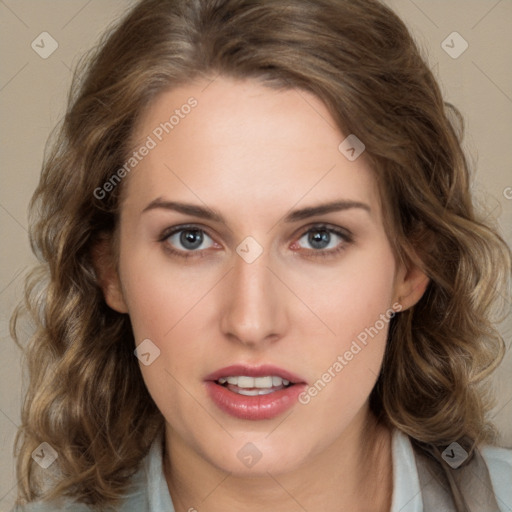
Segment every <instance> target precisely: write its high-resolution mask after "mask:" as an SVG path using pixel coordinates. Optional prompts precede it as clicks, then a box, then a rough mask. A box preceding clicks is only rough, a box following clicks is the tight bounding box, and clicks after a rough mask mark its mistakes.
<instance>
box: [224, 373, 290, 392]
mask: <svg viewBox="0 0 512 512" xmlns="http://www.w3.org/2000/svg"><path fill="white" fill-rule="evenodd" d="M215 383H216V384H218V385H219V386H224V387H225V388H226V389H229V391H232V392H233V393H238V394H239V395H244V396H259V395H269V394H270V393H275V392H276V391H280V390H281V389H285V388H289V387H290V386H293V385H294V384H293V383H292V382H290V381H289V380H287V379H283V378H282V377H279V376H278V375H265V376H264V377H249V376H248V375H231V376H229V377H221V378H219V379H217V380H216V381H215Z"/></svg>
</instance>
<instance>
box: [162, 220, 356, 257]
mask: <svg viewBox="0 0 512 512" xmlns="http://www.w3.org/2000/svg"><path fill="white" fill-rule="evenodd" d="M188 230H191V231H192V230H197V231H201V232H202V233H205V234H206V235H207V236H209V237H210V238H211V239H212V240H213V237H211V236H210V235H209V234H208V232H207V231H206V230H205V229H203V228H201V227H200V226H197V225H194V224H191V225H182V226H176V227H174V228H169V229H166V230H164V231H163V232H162V234H161V235H160V236H159V238H158V242H160V243H162V244H164V248H165V250H166V251H167V252H168V253H170V254H172V255H174V256H179V257H181V258H197V257H199V258H205V257H207V256H208V254H206V250H204V249H203V250H199V251H198V250H196V251H180V250H177V249H174V248H173V247H172V246H171V245H170V244H168V243H166V242H167V240H168V239H169V237H171V236H172V235H175V234H176V233H180V232H181V231H188ZM322 230H324V231H327V232H328V233H330V234H334V235H336V236H338V237H340V238H341V239H342V242H340V244H339V245H338V246H337V247H336V248H335V249H329V250H323V249H316V250H315V249H310V250H309V252H310V254H313V255H314V257H320V258H329V257H334V256H336V255H337V254H338V253H340V252H341V251H343V250H345V249H346V244H350V243H352V242H353V237H352V234H351V233H350V232H349V231H348V230H341V229H339V228H334V227H331V226H329V225H326V224H314V225H312V226H308V228H307V229H306V230H305V231H303V232H302V234H301V235H300V236H299V237H298V239H297V241H298V240H300V239H301V238H302V237H303V236H304V235H307V234H308V233H309V232H311V231H322ZM294 243H295V242H294Z"/></svg>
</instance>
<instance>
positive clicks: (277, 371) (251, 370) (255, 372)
mask: <svg viewBox="0 0 512 512" xmlns="http://www.w3.org/2000/svg"><path fill="white" fill-rule="evenodd" d="M231 375H246V376H247V377H265V376H266V375H276V376H278V377H281V378H282V379H286V380H289V381H290V382H292V383H293V384H302V383H305V381H304V379H302V378H301V377H298V376H297V375H294V374H293V373H290V372H288V371H286V370H283V369H282V368H278V367H277V366H273V365H271V364H264V365H261V366H247V365H244V364H234V365H232V366H226V367H225V368H221V369H220V370H217V371H216V372H213V373H210V375H208V376H207V377H205V379H204V380H206V381H215V380H219V379H220V378H221V377H230V376H231Z"/></svg>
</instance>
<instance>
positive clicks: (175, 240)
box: [104, 78, 420, 474]
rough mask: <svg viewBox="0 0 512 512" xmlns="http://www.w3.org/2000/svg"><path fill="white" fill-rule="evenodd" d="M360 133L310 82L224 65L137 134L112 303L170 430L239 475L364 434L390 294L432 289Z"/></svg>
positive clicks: (180, 92)
mask: <svg viewBox="0 0 512 512" xmlns="http://www.w3.org/2000/svg"><path fill="white" fill-rule="evenodd" d="M190 98H193V99H190ZM185 105H189V106H190V108H187V107H184V106H185ZM176 111H177V112H176ZM174 113H176V115H175V118H174V119H171V121H169V120H170V118H171V115H173V114H174ZM165 122H168V124H167V125H165ZM346 135H348V134H342V133H340V132H339V130H338V129H337V128H336V127H335V122H334V120H333V119H332V117H331V115H330V114H329V112H328V110H327V109H326V107H325V106H324V105H323V104H322V103H321V102H320V100H318V99H317V98H316V97H314V96H312V95H309V94H308V93H305V92H298V91H295V90H286V91H284V90H283V91H276V90H272V89H270V88H267V87H265V86H263V85H261V84H259V83H257V82H255V81H246V82H241V81H232V80H228V79H224V78H217V79H216V80H215V81H213V82H212V83H211V84H210V85H208V83H197V84H191V85H187V86H184V87H181V88H179V89H174V90H172V91H171V92H167V93H165V94H162V95H160V96H159V97H157V98H156V100H155V101H154V102H153V104H152V105H151V106H150V108H149V109H148V110H147V111H146V112H145V115H144V116H143V118H142V119H141V120H140V122H139V125H138V127H137V130H136V132H135V136H134V148H135V150H137V151H138V155H139V157H140V161H139V160H138V161H137V164H136V166H134V168H133V170H131V171H130V174H129V176H128V177H126V178H125V180H126V182H125V183H124V184H123V186H124V187H125V188H124V191H123V193H124V201H123V203H122V208H121V221H120V234H119V240H120V245H119V247H120V250H119V261H118V272H119V273H118V278H119V279H118V280H117V275H116V276H112V275H109V276H107V278H106V280H105V281H106V282H108V285H106V286H105V287H104V289H105V295H106V299H107V302H108V303H109V304H110V306H111V307H113V308H114V309H116V310H118V311H123V312H127V313H128V314H129V316H130V319H131V322H132V326H133V330H134V335H135V339H136V343H137V345H140V347H141V350H140V352H142V353H144V354H145V355H144V357H143V358H142V359H143V362H144V363H146V364H142V363H141V371H142V375H143V378H144V380H145V383H146V385H147V388H148V390H149V392H150V394H151V396H152V397H153V399H154V401H155V403H156V404H157V406H158V408H159V409H160V411H161V412H162V414H163V416H164V417H165V420H166V424H167V436H168V439H170V441H171V444H172V443H174V445H175V446H186V447H187V450H189V451H190V452H191V453H194V454H195V455H196V456H198V457H200V458H202V459H204V460H206V461H208V462H209V463H211V464H213V465H215V466H216V467H218V468H221V469H223V470H225V471H229V472H232V473H240V474H243V473H244V472H249V471H250V472H251V474H255V473H258V472H260V473H261V474H264V473H265V472H266V471H273V472H275V473H279V472H281V471H287V470H289V469H292V468H299V467H300V466H301V465H304V464H307V463H308V461H310V460H312V458H314V457H315V455H318V454H320V453H322V452H325V451H326V450H328V449H329V447H330V446H332V445H335V444H336V443H337V442H338V441H339V440H340V439H342V438H345V439H346V438H347V436H350V435H354V432H356V431H360V430H361V426H362V420H361V418H362V417H363V416H364V414H363V413H364V412H365V411H367V410H368V396H369V394H370V392H371V390H372V388H373V386H374V384H375V381H376V379H377V375H378V374H379V369H380V366H381V362H382V358H383V354H384V349H385V342H386V336H387V330H388V326H389V318H390V317H391V316H392V314H393V313H392V308H393V307H395V309H400V308H404V309H405V308H406V307H408V305H410V304H411V303H413V302H415V301H416V300H417V295H418V294H417V293H416V292H415V291H414V290H415V289H417V282H418V280H419V279H420V275H419V274H418V272H417V271H414V270H411V269H405V268H402V267H401V266H399V265H397V263H396V261H395V258H394V255H393V252H392V250H391V246H390V243H389V241H388V238H387V236H386V232H385V229H384V225H383V216H382V205H381V202H380V199H379V191H378V190H377V187H376V182H375V179H374V177H373V175H372V171H371V170H370V168H369V167H368V165H367V163H366V161H365V158H364V153H363V154H362V155H361V156H359V157H358V158H357V159H356V160H354V161H350V160H349V159H347V158H346V156H345V155H344V154H343V153H342V152H341V151H340V150H339V149H338V146H339V145H340V143H341V142H342V141H343V140H344V139H345V138H346ZM150 139H151V142H150ZM143 145H146V147H148V148H149V149H148V151H142V150H140V151H139V149H138V148H141V147H142V146H143ZM142 153H145V154H144V155H142ZM398 302H400V303H401V304H400V306H397V303H398ZM144 340H146V341H144ZM147 340H150V341H147ZM141 343H144V344H143V345H141ZM148 354H149V355H148ZM158 354H159V355H158ZM147 363H149V364H147ZM237 377H242V378H237ZM228 378H229V379H228ZM288 381H289V383H288ZM247 443H253V445H254V446H255V447H256V449H255V448H254V447H252V446H251V445H249V446H247ZM171 448H172V446H171ZM244 450H245V451H244ZM258 453H259V454H261V459H260V460H259V461H258V462H257V464H256V465H255V466H254V467H252V468H250V469H249V465H250V464H249V465H248V464H247V462H248V456H249V457H250V456H254V455H255V454H256V456H257V457H258V456H259V455H257V454H258ZM244 457H245V458H244Z"/></svg>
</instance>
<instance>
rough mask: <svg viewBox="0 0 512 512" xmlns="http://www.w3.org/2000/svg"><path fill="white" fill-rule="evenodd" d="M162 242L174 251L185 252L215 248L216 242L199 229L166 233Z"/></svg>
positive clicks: (183, 228)
mask: <svg viewBox="0 0 512 512" xmlns="http://www.w3.org/2000/svg"><path fill="white" fill-rule="evenodd" d="M162 241H165V242H166V243H167V244H169V245H170V246H172V248H173V249H176V250H178V251H182V252H183V251H184V252H192V251H199V250H203V249H209V248H210V247H213V245H214V242H213V240H212V239H211V237H210V236H208V235H207V234H206V233H205V232H204V230H202V229H199V228H197V227H181V228H178V229H174V230H173V231H171V232H170V233H166V234H165V235H164V236H163V237H162Z"/></svg>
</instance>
